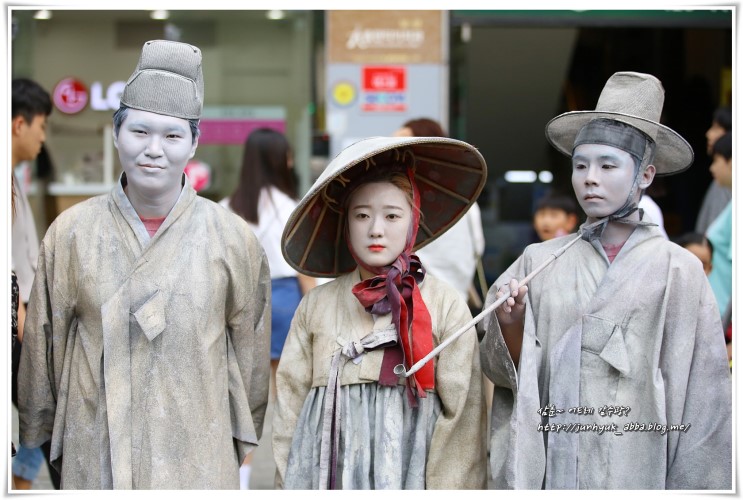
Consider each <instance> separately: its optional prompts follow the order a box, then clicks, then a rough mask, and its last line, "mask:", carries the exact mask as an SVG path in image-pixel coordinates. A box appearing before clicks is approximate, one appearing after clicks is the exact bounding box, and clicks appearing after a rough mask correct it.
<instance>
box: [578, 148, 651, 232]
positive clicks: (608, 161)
mask: <svg viewBox="0 0 743 500" xmlns="http://www.w3.org/2000/svg"><path fill="white" fill-rule="evenodd" d="M634 180H635V160H634V158H632V156H631V155H630V154H629V153H627V152H626V151H623V150H621V149H618V148H615V147H613V146H607V145H604V144H581V145H580V146H578V147H576V148H575V150H574V151H573V176H572V182H573V189H574V190H575V196H576V197H577V198H578V203H580V206H581V208H583V211H584V212H585V213H586V215H587V216H588V217H589V218H591V219H600V218H602V217H606V216H608V215H611V214H613V213H615V212H616V211H617V210H619V209H620V208H622V206H624V203H625V202H626V201H627V196H628V195H629V191H630V189H631V188H632V183H633V182H634ZM651 180H652V178H651ZM648 184H649V183H648ZM638 198H639V191H638Z"/></svg>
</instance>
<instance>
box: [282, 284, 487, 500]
mask: <svg viewBox="0 0 743 500" xmlns="http://www.w3.org/2000/svg"><path fill="white" fill-rule="evenodd" d="M359 281H361V277H360V276H359V272H358V270H356V271H354V272H351V273H348V274H345V275H342V276H340V277H339V278H338V279H336V280H334V281H331V282H330V283H327V284H324V285H321V286H319V287H316V288H314V289H312V290H311V291H310V292H309V293H308V294H307V295H306V296H305V297H304V298H303V299H302V302H301V303H300V305H299V308H298V309H297V312H296V314H295V316H294V319H293V321H292V325H291V328H290V330H289V336H288V337H287V340H286V344H285V345H284V350H283V351H282V354H281V361H280V363H279V368H278V371H277V374H276V387H277V398H276V409H275V411H274V417H273V426H272V427H273V452H274V458H275V460H276V466H277V486H278V487H279V488H287V489H290V488H292V489H294V488H297V489H314V488H318V487H319V475H320V472H319V471H320V451H321V430H322V411H323V409H324V405H323V397H324V395H325V391H326V386H327V384H328V374H329V371H330V365H331V358H332V357H333V353H334V352H335V351H336V350H338V349H339V348H341V346H343V345H346V344H347V343H348V342H358V341H360V340H361V339H362V338H364V337H365V336H366V335H367V334H369V333H370V332H372V331H380V330H384V329H386V328H387V327H389V326H390V323H391V315H390V314H387V315H384V316H379V317H376V318H374V317H373V316H372V315H371V314H369V313H367V312H366V311H364V308H363V306H362V305H361V304H360V303H359V301H358V300H357V299H356V297H355V296H354V295H353V294H352V292H351V288H352V287H353V286H354V285H355V284H356V283H358V282H359ZM420 291H421V296H422V297H423V300H424V302H425V303H426V306H427V307H428V311H429V313H430V315H431V328H432V330H433V345H434V347H435V346H437V345H439V344H440V343H441V342H442V341H444V340H445V339H446V338H447V337H448V336H449V335H451V334H452V333H454V332H456V331H457V330H459V329H460V328H461V327H462V326H463V325H464V324H466V323H467V322H468V321H469V320H470V319H472V316H471V314H470V311H469V309H468V308H467V305H466V304H465V303H464V300H462V298H461V297H460V295H459V293H458V292H457V291H456V290H455V289H454V288H453V287H451V286H449V285H447V284H446V283H444V282H442V281H440V280H438V279H436V277H435V276H432V275H430V274H429V275H426V277H425V279H424V280H423V281H422V282H421V284H420ZM383 356H384V351H383V349H377V350H371V351H366V352H364V353H363V354H362V355H361V356H360V357H359V358H357V359H356V360H355V362H354V361H352V360H349V361H348V362H347V363H346V364H345V366H344V368H343V371H342V375H341V391H340V394H341V397H340V399H341V401H342V411H341V415H342V417H341V420H340V422H341V424H340V442H341V445H340V451H339V460H338V462H339V465H338V469H339V470H338V478H339V479H338V483H339V484H337V485H336V487H340V488H343V489H423V488H426V489H462V488H470V489H478V488H479V489H482V488H485V487H486V470H487V465H486V444H487V443H486V433H485V432H486V418H487V417H486V411H485V410H486V408H485V403H484V397H483V390H482V376H481V370H480V362H479V353H478V343H477V335H476V332H475V329H474V327H473V328H472V329H471V330H469V331H467V332H465V334H463V335H462V336H461V337H460V338H458V339H457V340H456V341H455V342H453V343H452V344H450V345H449V346H448V347H447V348H446V349H444V350H443V351H442V352H441V353H440V354H439V355H438V356H437V357H436V358H435V360H434V362H435V384H436V387H435V390H434V391H429V392H428V394H427V397H425V398H420V399H419V400H418V402H419V407H418V408H416V409H411V408H410V405H409V403H408V401H407V395H406V394H405V392H404V391H405V389H404V385H398V386H397V387H387V386H381V385H379V384H378V380H379V371H380V368H381V365H382V358H383ZM401 380H402V379H401Z"/></svg>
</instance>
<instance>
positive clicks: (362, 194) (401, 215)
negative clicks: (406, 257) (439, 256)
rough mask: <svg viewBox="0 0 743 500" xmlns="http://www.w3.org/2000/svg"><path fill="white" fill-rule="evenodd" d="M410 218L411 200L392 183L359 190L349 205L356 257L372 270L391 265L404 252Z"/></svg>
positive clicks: (350, 230)
mask: <svg viewBox="0 0 743 500" xmlns="http://www.w3.org/2000/svg"><path fill="white" fill-rule="evenodd" d="M411 219H412V207H411V206H410V202H409V201H408V197H407V196H406V195H405V193H404V192H403V191H402V190H401V189H400V188H398V187H397V186H395V185H393V184H392V183H389V182H372V183H369V184H365V185H363V186H361V187H360V188H358V189H357V190H356V191H355V192H354V193H353V194H352V195H351V199H350V200H349V204H348V233H349V237H350V239H351V248H353V251H354V253H355V254H356V257H357V258H359V259H360V260H361V261H362V262H363V263H364V264H366V265H367V266H370V267H384V266H388V265H390V264H392V263H393V262H394V261H395V259H397V257H398V256H399V255H400V254H401V253H402V251H403V250H404V249H405V243H406V242H407V238H408V230H409V228H410V223H411Z"/></svg>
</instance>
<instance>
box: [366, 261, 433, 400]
mask: <svg viewBox="0 0 743 500" xmlns="http://www.w3.org/2000/svg"><path fill="white" fill-rule="evenodd" d="M424 276H425V270H424V269H423V267H422V266H421V262H420V259H418V257H417V256H416V255H410V256H408V255H407V254H405V253H402V254H401V255H400V256H399V257H398V258H397V260H395V262H394V263H393V264H392V266H391V267H390V269H389V270H388V271H387V274H386V276H384V275H382V276H374V277H373V278H369V279H367V280H364V281H362V282H361V283H357V284H356V285H355V286H354V287H353V290H352V291H353V294H354V295H355V296H356V298H357V299H358V300H359V302H360V303H361V305H362V306H364V308H365V310H366V311H367V312H368V313H371V314H376V315H382V314H389V313H392V324H393V325H394V326H395V328H396V329H397V331H398V332H399V335H400V345H401V347H402V354H403V363H404V364H405V366H406V367H410V366H412V365H413V364H415V363H417V362H418V361H420V360H421V359H423V358H424V357H425V356H426V355H427V354H428V353H430V352H431V351H432V350H433V333H432V331H431V316H430V314H429V312H428V309H427V308H426V305H425V303H424V302H423V298H422V296H421V292H420V289H419V288H418V283H420V282H421V281H422V280H423V277H424ZM387 354H388V353H387V352H386V353H385V357H386V356H387ZM390 355H394V354H393V353H390ZM382 367H383V370H382V372H381V373H380V379H379V382H380V384H382V385H397V382H398V377H397V376H396V375H394V374H390V373H387V371H389V370H387V371H385V370H384V368H385V367H387V368H389V364H388V363H384V362H383V363H382ZM390 375H392V377H390ZM434 381H435V377H434V363H433V361H430V362H428V363H426V364H425V365H424V366H423V368H421V369H420V370H419V371H418V372H416V373H415V374H414V375H411V376H410V377H408V378H407V379H406V383H407V384H408V396H409V401H410V403H411V405H412V406H414V407H415V406H417V405H418V402H417V401H416V399H415V395H417V396H418V397H421V398H424V397H426V390H432V389H433V388H434V387H435V382H434Z"/></svg>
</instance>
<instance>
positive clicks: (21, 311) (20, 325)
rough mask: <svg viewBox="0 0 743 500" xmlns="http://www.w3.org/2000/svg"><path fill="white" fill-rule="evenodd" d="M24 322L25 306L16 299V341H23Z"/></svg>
mask: <svg viewBox="0 0 743 500" xmlns="http://www.w3.org/2000/svg"><path fill="white" fill-rule="evenodd" d="M25 323H26V306H25V305H24V304H23V301H22V300H19V301H18V342H21V343H23V325H24V324H25Z"/></svg>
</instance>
